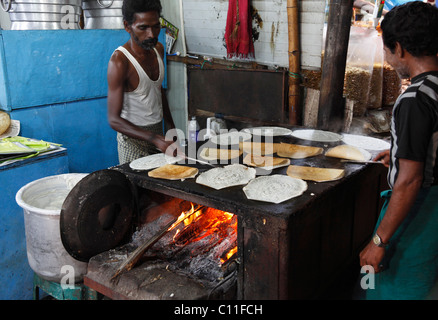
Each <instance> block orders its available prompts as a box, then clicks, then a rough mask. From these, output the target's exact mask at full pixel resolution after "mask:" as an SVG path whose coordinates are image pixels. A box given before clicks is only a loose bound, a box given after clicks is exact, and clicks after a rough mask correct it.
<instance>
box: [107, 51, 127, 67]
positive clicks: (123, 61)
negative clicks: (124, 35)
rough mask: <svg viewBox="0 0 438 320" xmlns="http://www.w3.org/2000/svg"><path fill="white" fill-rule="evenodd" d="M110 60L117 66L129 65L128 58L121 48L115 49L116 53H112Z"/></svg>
mask: <svg viewBox="0 0 438 320" xmlns="http://www.w3.org/2000/svg"><path fill="white" fill-rule="evenodd" d="M109 62H110V64H112V65H113V66H115V67H127V66H128V58H127V57H126V56H125V54H124V53H123V52H121V51H120V50H116V51H114V53H113V54H112V55H111V58H110V61H109Z"/></svg>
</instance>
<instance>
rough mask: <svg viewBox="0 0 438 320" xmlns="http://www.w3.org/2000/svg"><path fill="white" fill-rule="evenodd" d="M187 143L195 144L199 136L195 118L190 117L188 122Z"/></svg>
mask: <svg viewBox="0 0 438 320" xmlns="http://www.w3.org/2000/svg"><path fill="white" fill-rule="evenodd" d="M188 129H189V142H197V141H198V134H199V123H198V121H196V117H192V120H190V122H189V128H188Z"/></svg>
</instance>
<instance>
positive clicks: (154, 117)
mask: <svg viewBox="0 0 438 320" xmlns="http://www.w3.org/2000/svg"><path fill="white" fill-rule="evenodd" d="M117 50H119V51H121V52H123V53H124V55H125V56H126V57H127V58H128V59H129V61H131V63H132V65H133V66H134V67H135V70H137V74H138V77H139V79H140V80H139V83H138V86H137V88H135V90H134V91H132V92H125V93H124V98H123V108H122V112H121V115H120V116H121V117H122V118H123V119H126V120H128V121H129V122H132V123H133V124H135V125H137V126H148V125H151V124H155V123H158V122H160V121H162V119H163V103H162V98H161V84H162V83H163V79H164V63H163V60H162V59H161V56H160V54H159V53H158V51H157V50H156V49H155V48H154V51H155V54H156V55H157V60H158V66H159V70H160V75H159V77H158V79H157V80H156V81H153V80H151V79H150V78H149V76H148V75H147V74H146V72H145V71H144V70H143V68H142V67H141V65H140V64H139V63H138V61H137V59H135V58H134V56H133V55H131V54H130V53H129V51H128V50H126V49H125V48H124V47H122V46H120V47H118V48H117V49H116V50H115V51H117Z"/></svg>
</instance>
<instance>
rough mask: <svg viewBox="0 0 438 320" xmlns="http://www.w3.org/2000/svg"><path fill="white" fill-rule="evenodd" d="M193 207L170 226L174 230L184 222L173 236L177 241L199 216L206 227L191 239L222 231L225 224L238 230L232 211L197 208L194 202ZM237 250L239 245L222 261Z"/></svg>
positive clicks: (223, 259) (195, 239) (194, 239)
mask: <svg viewBox="0 0 438 320" xmlns="http://www.w3.org/2000/svg"><path fill="white" fill-rule="evenodd" d="M191 205H192V208H191V209H190V210H188V211H186V212H183V213H181V215H180V216H179V217H178V219H177V221H176V222H175V223H174V224H172V226H170V228H169V229H168V231H171V230H173V229H174V228H175V227H176V226H177V225H179V224H180V223H181V222H183V223H184V227H183V228H182V229H181V230H180V229H177V230H176V233H175V235H174V236H173V240H174V241H177V239H178V237H179V236H180V233H181V232H182V231H183V230H185V228H187V227H188V226H189V225H190V224H192V223H194V222H196V221H197V220H198V218H199V221H201V219H206V220H203V221H204V222H203V223H204V226H205V227H206V229H202V230H201V231H200V232H199V234H197V235H196V236H194V237H192V238H191V241H198V240H200V239H202V238H205V237H206V236H208V235H210V234H212V233H213V232H219V233H221V231H220V230H221V228H223V227H224V226H225V225H228V226H231V227H232V228H234V229H235V230H237V219H235V222H234V223H233V224H231V223H232V219H233V217H234V214H232V213H230V212H225V211H221V210H217V209H213V208H205V207H202V208H201V209H195V208H194V205H193V203H192V204H191ZM202 214H204V215H207V216H204V217H200V216H201V215H202ZM206 221H208V223H207V224H208V225H205V222H206ZM236 252H237V247H235V248H233V249H231V250H230V251H229V252H228V253H227V254H226V255H225V257H224V258H222V259H221V263H224V262H225V261H227V260H228V259H230V258H231V257H232V256H233V255H234V254H235V253H236Z"/></svg>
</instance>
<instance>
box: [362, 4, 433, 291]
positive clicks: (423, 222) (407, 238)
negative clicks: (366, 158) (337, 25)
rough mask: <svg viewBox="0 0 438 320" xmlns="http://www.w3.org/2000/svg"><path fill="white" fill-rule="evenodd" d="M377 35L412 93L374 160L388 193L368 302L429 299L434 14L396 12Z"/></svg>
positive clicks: (365, 255)
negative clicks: (384, 172)
mask: <svg viewBox="0 0 438 320" xmlns="http://www.w3.org/2000/svg"><path fill="white" fill-rule="evenodd" d="M381 28H382V38H383V44H384V51H385V57H386V61H387V62H388V63H390V64H391V65H392V66H393V67H394V69H395V70H396V71H397V72H398V74H399V76H400V77H403V78H411V85H410V86H409V87H408V88H407V90H406V91H405V92H404V93H402V94H401V95H400V97H399V98H398V99H397V101H396V103H395V105H394V108H393V119H392V125H391V149H390V150H388V151H385V152H382V153H381V154H379V155H378V156H377V158H376V160H381V161H382V162H383V163H384V164H385V165H387V166H389V173H388V183H389V186H390V187H391V190H388V191H385V192H383V193H382V197H384V198H385V200H386V201H385V204H384V206H383V209H382V212H381V214H380V217H379V220H378V223H377V226H376V229H375V234H374V236H373V239H372V240H371V241H370V243H369V244H368V245H367V246H366V247H365V248H364V250H363V251H362V252H361V253H360V263H361V265H362V266H366V265H370V266H372V267H373V268H374V271H375V273H376V274H375V287H374V289H367V291H366V295H367V298H368V299H427V298H428V295H429V293H430V291H431V289H432V288H433V286H434V284H435V283H436V281H437V279H438V159H437V149H438V56H437V53H438V8H436V7H434V6H431V5H429V4H427V3H423V2H421V1H415V2H409V3H406V4H404V5H401V6H397V7H395V8H394V9H392V10H391V11H389V12H388V13H387V14H386V15H385V18H384V19H383V21H382V24H381Z"/></svg>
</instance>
